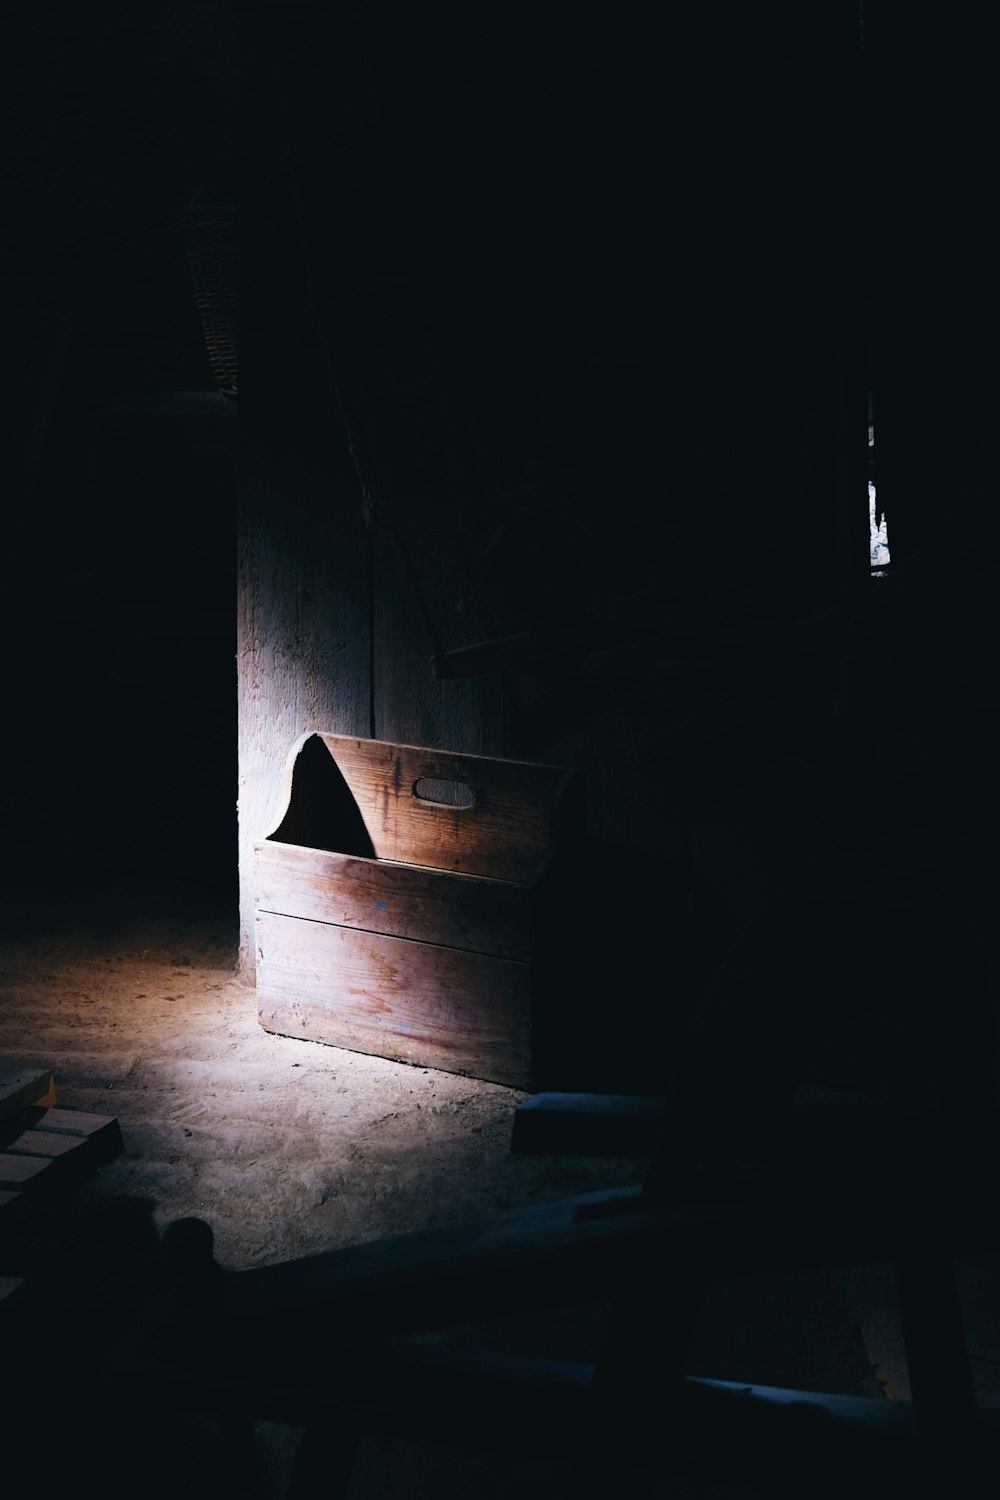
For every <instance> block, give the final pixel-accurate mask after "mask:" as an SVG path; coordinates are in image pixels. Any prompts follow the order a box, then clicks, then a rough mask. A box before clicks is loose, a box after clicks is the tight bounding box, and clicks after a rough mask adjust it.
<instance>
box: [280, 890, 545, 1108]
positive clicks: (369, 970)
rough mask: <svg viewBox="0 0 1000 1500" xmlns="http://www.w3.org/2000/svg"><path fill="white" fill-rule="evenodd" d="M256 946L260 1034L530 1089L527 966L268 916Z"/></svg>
mask: <svg viewBox="0 0 1000 1500" xmlns="http://www.w3.org/2000/svg"><path fill="white" fill-rule="evenodd" d="M257 947H258V961H257V998H258V1006H259V1011H260V1021H261V1024H262V1025H263V1026H264V1027H265V1029H266V1030H268V1031H275V1032H278V1033H280V1034H281V1035H283V1036H296V1037H304V1038H306V1039H307V1040H312V1041H318V1042H327V1043H329V1044H331V1045H333V1046H337V1047H346V1048H348V1049H349V1050H351V1051H354V1052H368V1053H373V1054H375V1055H376V1056H379V1057H388V1058H393V1059H395V1060H396V1061H398V1062H408V1063H415V1064H417V1065H419V1066H421V1067H425V1068H426V1067H431V1068H442V1069H443V1070H444V1071H446V1072H451V1073H469V1074H471V1075H472V1076H473V1077H475V1078H483V1079H487V1080H489V1081H491V1082H495V1083H504V1084H507V1085H508V1087H511V1088H526V1087H529V1086H530V1084H529V1081H528V1080H529V1075H530V1058H531V1045H530V1036H531V1001H530V971H529V969H528V966H527V964H518V963H513V962H511V961H510V960H508V959H502V958H494V957H493V956H492V955H486V954H482V953H462V952H458V951H456V950H455V949H452V948H440V947H436V946H435V945H434V944H431V943H413V942H408V941H407V940H406V939H404V938H394V937H384V936H382V935H379V934H375V933H370V932H354V931H351V930H350V929H348V928H343V927H333V926H328V925H327V924H326V923H322V922H302V921H298V920H297V919H296V918H293V917H281V916H275V915H274V914H273V913H270V912H260V913H258V917H257Z"/></svg>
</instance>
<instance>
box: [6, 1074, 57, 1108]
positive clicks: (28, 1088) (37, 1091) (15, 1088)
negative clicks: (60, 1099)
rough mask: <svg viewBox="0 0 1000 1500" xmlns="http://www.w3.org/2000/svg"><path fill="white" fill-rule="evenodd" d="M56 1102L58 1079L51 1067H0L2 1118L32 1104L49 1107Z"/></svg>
mask: <svg viewBox="0 0 1000 1500" xmlns="http://www.w3.org/2000/svg"><path fill="white" fill-rule="evenodd" d="M55 1102H56V1081H55V1074H54V1073H53V1072H52V1069H51V1068H42V1069H38V1068H8V1069H4V1068H3V1067H0V1120H5V1119H7V1118H8V1117H9V1116H10V1115H15V1114H17V1112H18V1110H21V1109H26V1108H27V1107H28V1106H29V1105H32V1104H37V1105H42V1106H46V1107H47V1106H49V1105H52V1104H55Z"/></svg>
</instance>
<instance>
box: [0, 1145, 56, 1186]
mask: <svg viewBox="0 0 1000 1500" xmlns="http://www.w3.org/2000/svg"><path fill="white" fill-rule="evenodd" d="M51 1166H52V1160H51V1158H50V1157H44V1156H13V1155H11V1153H10V1152H8V1151H0V1188H12V1189H13V1190H14V1191H15V1192H21V1191H22V1190H27V1189H31V1190H32V1191H34V1189H35V1188H36V1187H37V1186H38V1184H39V1180H40V1179H41V1178H42V1176H43V1175H44V1174H45V1173H46V1172H47V1171H49V1170H50V1169H51Z"/></svg>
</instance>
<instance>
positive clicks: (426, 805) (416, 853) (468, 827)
mask: <svg viewBox="0 0 1000 1500" xmlns="http://www.w3.org/2000/svg"><path fill="white" fill-rule="evenodd" d="M321 738H322V740H323V743H324V744H325V745H326V747H327V749H328V750H329V752H330V755H331V756H332V757H333V760H334V761H335V763H336V766H337V767H338V769H339V770H340V772H341V774H342V775H343V778H344V781H345V782H346V784H347V787H348V789H349V791H350V794H351V796H352V797H353V799H354V802H355V804H356V806H357V808H358V809H359V811H360V814H361V818H362V821H363V823H364V827H365V830H366V831H367V834H368V837H369V839H370V840H371V845H372V849H373V851H374V853H375V855H376V857H377V858H379V859H391V860H399V861H401V862H403V863H406V864H413V865H426V866H429V867H430V868H432V869H437V870H453V871H456V872H460V873H462V874H465V875H482V876H486V877H487V878H489V879H493V880H511V881H519V882H522V883H526V882H528V881H531V880H534V879H536V878H537V876H538V875H539V874H540V873H541V869H542V866H543V864H544V862H545V860H546V857H547V856H548V854H549V851H550V849H551V847H552V844H553V841H554V837H555V828H556V821H557V818H558V816H559V812H560V804H561V802H562V800H563V797H564V795H565V793H566V791H567V790H568V788H569V785H570V783H571V781H572V779H573V772H572V771H571V770H569V769H567V768H565V767H562V766H545V765H536V764H531V763H527V762H521V761H514V760H501V759H494V758H490V757H487V756H475V755H462V754H455V753H454V752H451V751H445V750H437V749H433V748H427V747H423V746H417V745H400V744H395V743H392V742H390V741H384V740H365V739H356V738H353V737H351V736H347V735H333V734H323V735H322V736H321ZM424 782H429V783H431V786H430V788H429V790H430V793H431V795H430V797H428V796H426V795H425V796H422V795H420V793H421V784H422V783H424ZM435 782H440V783H444V784H445V785H450V786H453V787H457V788H461V789H462V792H461V802H460V803H458V804H456V803H454V802H446V801H439V800H435V797H434V791H435V789H434V786H433V783H435ZM465 789H467V792H466V791H465ZM292 796H293V797H294V796H295V780H294V778H293V781H292ZM462 803H464V804H465V805H461V804H462Z"/></svg>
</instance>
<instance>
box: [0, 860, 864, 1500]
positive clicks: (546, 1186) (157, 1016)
mask: <svg viewBox="0 0 1000 1500" xmlns="http://www.w3.org/2000/svg"><path fill="white" fill-rule="evenodd" d="M0 1059H2V1061H3V1065H4V1067H14V1066H19V1065H23V1066H29V1065H37V1066H40V1067H46V1066H48V1067H52V1068H54V1070H55V1075H56V1086H57V1094H58V1103H59V1104H60V1105H62V1106H65V1107H68V1108H73V1109H81V1110H87V1111H96V1112H98V1113H103V1114H113V1115H116V1116H117V1117H118V1119H119V1121H120V1124H121V1129H122V1134H123V1139H124V1152H123V1153H122V1154H121V1155H120V1156H118V1157H117V1158H116V1159H115V1160H114V1161H112V1162H110V1163H108V1164H106V1165H104V1166H103V1167H101V1168H100V1169H99V1170H98V1171H97V1172H96V1173H95V1174H94V1175H93V1176H92V1177H90V1178H89V1179H88V1180H87V1181H85V1182H84V1183H83V1184H82V1185H81V1186H80V1187H79V1188H78V1189H77V1190H76V1196H75V1197H74V1199H73V1202H72V1204H69V1205H66V1206H65V1208H64V1212H63V1215H62V1218H61V1219H60V1218H58V1217H57V1221H56V1231H57V1232H58V1233H61V1234H62V1235H63V1237H64V1240H72V1239H73V1237H76V1238H77V1240H78V1241H79V1243H80V1245H81V1246H83V1245H85V1246H86V1247H87V1248H88V1250H89V1253H90V1261H89V1264H90V1266H91V1274H92V1275H93V1276H96V1279H97V1281H98V1282H100V1281H101V1272H100V1264H98V1262H100V1263H101V1264H105V1265H106V1266H107V1267H108V1268H109V1270H108V1278H107V1279H108V1281H109V1282H113V1283H114V1284H115V1285H116V1286H118V1287H119V1289H121V1288H122V1287H131V1288H132V1291H131V1293H130V1294H129V1295H128V1296H126V1295H125V1294H124V1293H122V1294H121V1295H119V1296H118V1299H117V1302H116V1301H115V1298H114V1296H112V1298H111V1302H112V1303H113V1304H114V1306H113V1307H112V1308H111V1312H110V1313H108V1315H107V1316H106V1317H104V1321H101V1318H102V1317H103V1316H104V1315H103V1314H101V1315H98V1314H97V1313H95V1311H94V1306H93V1305H92V1304H93V1303H94V1298H93V1296H91V1297H90V1302H89V1303H88V1317H87V1318H86V1319H84V1320H83V1321H79V1320H78V1319H77V1318H76V1308H75V1306H73V1305H71V1304H70V1303H69V1302H67V1303H65V1304H64V1305H63V1307H62V1312H61V1314H60V1321H59V1323H58V1326H57V1327H56V1329H55V1331H54V1332H51V1331H50V1333H49V1334H48V1337H49V1339H50V1340H54V1342H55V1345H56V1347H54V1348H50V1349H48V1350H47V1351H46V1355H45V1358H46V1360H47V1361H48V1365H49V1368H50V1369H52V1370H57V1371H60V1372H62V1373H63V1374H64V1375H65V1376H67V1377H69V1376H72V1378H73V1379H77V1380H78V1379H79V1378H80V1377H81V1376H84V1377H85V1376H86V1373H87V1371H88V1370H93V1369H94V1368H95V1366H96V1364H97V1363H98V1362H99V1358H100V1355H101V1352H102V1350H101V1349H100V1348H97V1347H88V1346H87V1341H88V1340H92V1341H94V1342H95V1343H98V1344H99V1343H102V1342H103V1343H107V1341H108V1340H110V1339H113V1338H114V1337H115V1336H116V1335H117V1332H118V1330H119V1329H120V1328H121V1327H122V1325H123V1324H125V1323H127V1321H128V1317H129V1316H130V1314H131V1311H132V1310H134V1308H135V1306H136V1305H138V1304H139V1303H141V1301H142V1296H143V1288H142V1285H141V1282H142V1270H141V1268H142V1266H143V1265H144V1264H146V1261H145V1260H144V1259H143V1256H144V1255H146V1256H148V1253H149V1245H150V1244H151V1243H153V1240H152V1238H151V1236H150V1235H149V1234H147V1231H148V1230H150V1229H155V1230H156V1231H157V1232H162V1231H163V1229H164V1228H165V1227H166V1226H167V1225H168V1224H170V1223H171V1222H172V1221H173V1220H175V1219H177V1218H180V1217H184V1216H188V1215H195V1216H197V1217H199V1218H202V1219H205V1220H206V1221H207V1222H208V1223H209V1224H210V1225H211V1227H212V1229H213V1231H214V1235H215V1245H216V1255H217V1258H218V1260H219V1262H220V1263H221V1264H222V1265H223V1266H224V1267H225V1268H229V1269H243V1268H247V1267H252V1266H260V1265H264V1264H268V1263H272V1262H276V1261H280V1260H284V1259H287V1258H290V1257H294V1256H300V1255H305V1254H309V1253H312V1252H315V1251H320V1250H328V1249H333V1248H335V1247H338V1246H342V1245H349V1244H357V1243H360V1242H364V1241H370V1240H375V1239H379V1238H381V1237H384V1236H387V1235H394V1234H398V1233H401V1232H405V1231H408V1230H411V1229H418V1228H423V1227H426V1226H431V1225H442V1224H446V1223H452V1222H457V1221H461V1220H468V1219H472V1218H475V1217H477V1216H480V1215H483V1214H488V1213H491V1212H493V1211H496V1210H500V1209H505V1208H508V1207H513V1206H516V1205H521V1204H527V1203H531V1202H535V1201H540V1200H542V1199H545V1198H547V1197H553V1196H557V1195H561V1194H564V1193H571V1192H577V1191H582V1190H587V1189H592V1188H603V1187H605V1186H609V1185H614V1184H619V1183H626V1182H632V1181H638V1180H640V1177H641V1173H642V1167H643V1163H641V1162H636V1161H634V1160H627V1161H618V1160H611V1161H608V1160H593V1159H572V1158H549V1157H534V1156H524V1155H512V1153H511V1151H510V1137H511V1127H512V1121H513V1113H514V1110H515V1108H516V1106H517V1104H518V1103H519V1101H520V1100H521V1098H523V1097H524V1096H523V1095H521V1094H518V1093H517V1092H515V1091H513V1090H511V1089H508V1088H503V1087H500V1086H498V1085H494V1084H489V1083H483V1082H479V1081H476V1080H473V1079H469V1078H464V1077H458V1076H454V1075H449V1074H446V1073H441V1072H436V1071H433V1070H428V1069H420V1068H413V1067H408V1066H405V1065H400V1064H395V1063H392V1062H388V1061H386V1060H384V1059H381V1058H377V1057H368V1056H362V1055H359V1054H355V1053H349V1052H345V1051H341V1050H339V1049H335V1048H330V1047H324V1046H320V1045H317V1044H315V1043H311V1042H304V1041H297V1040H291V1039H287V1038H283V1037H278V1036H273V1035H270V1034H268V1033H267V1032H265V1031H264V1030H262V1028H261V1027H260V1026H259V1025H258V1022H257V1019H256V1008H255V1003H254V994H253V989H252V987H251V986H250V985H249V984H248V982H247V981H246V979H244V978H241V977H240V975H239V974H238V973H237V971H236V933H235V922H234V921H231V920H230V919H229V918H228V917H226V916H225V915H223V916H220V915H219V914H218V912H217V911H215V910H212V909H210V908H207V907H206V908H199V907H198V906H197V905H192V903H191V901H190V899H188V898H187V897H186V896H185V895H184V893H181V894H180V895H178V893H176V892H149V891H143V892H142V893H138V892H136V891H130V890H127V889H125V890H121V889H119V890H114V891H111V892H109V893H106V894H105V895H103V896H101V897H96V896H95V897H92V898H91V899H89V900H88V901H86V902H84V903H81V902H75V903H74V904H73V905H72V907H69V906H66V907H63V908H54V907H53V906H51V904H50V905H47V906H46V907H45V908H37V907H34V906H30V905H22V906H20V907H18V906H9V907H8V909H7V912H6V934H5V937H4V941H3V947H2V965H0ZM137 1224H141V1225H142V1226H143V1228H142V1229H141V1231H140V1232H138V1233H137V1232H136V1225H137ZM129 1226H131V1228H130V1227H129ZM143 1236H146V1237H145V1238H143ZM95 1245H96V1246H97V1247H98V1249H97V1250H96V1251H95V1250H94V1247H95ZM143 1246H144V1247H145V1248H144V1249H143V1248H142V1247H143ZM95 1257H96V1259H95ZM95 1265H97V1269H96V1271H95V1270H94V1267H95ZM3 1269H4V1268H3V1266H0V1272H2V1271H3ZM596 1329H597V1324H596V1323H595V1322H594V1321H592V1320H588V1319H587V1318H583V1319H582V1320H579V1319H578V1320H577V1321H575V1322H574V1321H562V1322H559V1321H558V1320H557V1321H556V1322H555V1323H553V1324H552V1325H551V1326H547V1327H546V1326H541V1325H540V1324H539V1322H538V1320H534V1321H533V1322H531V1323H530V1325H526V1326H525V1327H523V1328H521V1327H518V1326H517V1325H516V1324H510V1323H508V1324H505V1325H503V1327H502V1328H499V1329H498V1328H494V1329H492V1330H490V1332H489V1337H490V1338H491V1339H492V1340H493V1341H494V1342H499V1343H501V1344H504V1343H507V1344H509V1345H510V1346H512V1347H520V1345H521V1343H522V1342H523V1341H524V1340H527V1341H528V1342H529V1343H530V1342H531V1340H532V1339H534V1341H535V1344H536V1345H537V1343H538V1340H539V1339H541V1342H542V1344H543V1346H545V1345H548V1346H549V1347H546V1348H543V1352H552V1353H559V1354H561V1355H564V1356H566V1357H582V1358H586V1357H588V1356H589V1355H592V1354H593V1352H594V1340H595V1338H596ZM29 1342H30V1339H29ZM208 1357H210V1355H209V1356H208ZM31 1358H32V1359H35V1358H37V1351H31ZM692 1373H701V1374H707V1375H714V1376H717V1377H720V1378H725V1379H736V1380H748V1381H753V1380H757V1381H761V1382H764V1383H771V1384H779V1385H796V1386H803V1387H806V1388H811V1389H816V1390H835V1391H843V1392H846V1393H848V1394H862V1395H878V1394H881V1393H882V1390H881V1387H880V1385H879V1382H878V1379H877V1374H876V1372H875V1371H874V1370H873V1368H872V1365H871V1362H870V1360H869V1359H868V1357H867V1355H866V1352H865V1348H864V1345H863V1343H862V1339H861V1335H860V1332H859V1329H858V1328H857V1327H856V1326H854V1325H853V1324H852V1322H851V1320H850V1317H849V1312H848V1285H847V1280H846V1279H845V1276H844V1274H842V1273H832V1272H831V1273H829V1274H823V1275H819V1276H814V1277H811V1278H806V1279H795V1278H787V1277H786V1278H774V1279H773V1280H770V1281H768V1282H766V1283H757V1284H755V1287H754V1290H753V1292H752V1294H750V1295H748V1293H747V1290H746V1288H745V1287H728V1288H726V1287H723V1288H719V1289H717V1292H716V1293H715V1294H713V1300H712V1303H711V1305H710V1308H709V1312H708V1315H707V1317H706V1319H705V1323H704V1327H703V1330H702V1333H701V1334H700V1335H699V1344H698V1348H697V1350H696V1358H695V1368H694V1369H693V1370H692ZM168 1431H169V1432H170V1433H172V1436H170V1438H169V1441H170V1443H171V1444H172V1445H173V1447H174V1450H175V1458H176V1448H177V1444H178V1443H180V1444H181V1446H182V1447H183V1446H184V1444H187V1445H188V1448H189V1449H190V1453H191V1455H192V1456H191V1458H190V1466H191V1473H190V1475H188V1476H187V1477H186V1478H185V1489H186V1492H187V1493H188V1494H190V1495H192V1496H197V1495H200V1494H202V1493H204V1494H206V1495H208V1494H209V1493H211V1494H213V1495H214V1496H215V1497H218V1496H220V1495H222V1494H225V1493H227V1489H226V1486H227V1485H229V1486H231V1487H232V1486H233V1484H234V1483H235V1482H234V1481H233V1479H232V1476H231V1474H230V1475H229V1476H228V1477H226V1476H223V1477H222V1478H220V1473H221V1470H222V1469H224V1468H225V1465H224V1463H223V1462H222V1460H221V1459H220V1458H219V1455H218V1453H216V1452H214V1450H213V1451H209V1452H208V1456H207V1457H206V1452H207V1451H208V1450H205V1449H204V1447H203V1446H202V1447H199V1446H198V1443H200V1442H201V1441H202V1440H201V1439H200V1438H199V1439H198V1442H196V1443H195V1444H194V1446H193V1447H191V1446H190V1445H191V1441H192V1440H191V1437H190V1434H187V1435H185V1436H184V1437H183V1442H181V1439H180V1438H179V1437H178V1435H177V1434H176V1433H175V1432H174V1431H173V1429H169V1430H168ZM298 1436H299V1434H298V1433H297V1432H295V1431H293V1430H287V1431H279V1430H278V1429H275V1428H264V1427H258V1428H257V1429H256V1431H255V1442H256V1445H257V1449H258V1453H259V1457H260V1462H261V1466H262V1467H261V1475H262V1476H263V1477H262V1478H261V1480H260V1494H261V1495H262V1496H264V1497H267V1500H270V1497H274V1500H280V1496H281V1495H282V1493H283V1487H284V1484H285V1482H286V1479H287V1474H288V1465H289V1463H290V1459H291V1455H292V1453H293V1452H294V1448H295V1444H296V1442H297V1440H298ZM164 1441H166V1439H164ZM210 1446H211V1445H209V1447H210ZM185 1451H188V1449H185ZM108 1472H109V1475H110V1470H109V1471H108ZM512 1487H513V1488H516V1489H517V1491H518V1492H519V1494H520V1495H521V1496H523V1497H525V1500H531V1497H533V1496H535V1495H538V1496H539V1497H540V1496H541V1495H542V1494H543V1493H545V1494H546V1495H551V1493H552V1473H551V1472H550V1471H549V1470H548V1469H547V1468H546V1466H544V1465H538V1464H535V1465H529V1466H527V1467H525V1466H523V1465H522V1466H519V1465H517V1464H515V1463H514V1462H513V1460H509V1461H506V1460H505V1461H503V1462H500V1461H498V1460H496V1459H494V1458H490V1457H487V1456H476V1455H472V1456H469V1455H467V1454H466V1455H463V1456H462V1457H461V1458H459V1457H457V1456H456V1455H455V1454H452V1453H443V1452H441V1451H439V1450H436V1449H431V1448H426V1447H423V1448H417V1447H413V1446H407V1445H404V1444H393V1443H374V1442H373V1443H371V1444H367V1445H366V1446H365V1448H364V1449H363V1450H362V1453H361V1456H360V1458H359V1460H358V1464H357V1466H356V1469H355V1473H354V1478H353V1480H352V1486H351V1490H350V1495H351V1500H374V1497H376V1496H378V1497H400V1500H402V1497H403V1496H406V1497H412V1500H417V1497H421V1496H424V1495H428V1496H429V1495H431V1494H434V1495H435V1496H436V1497H438V1500H441V1497H445V1500H447V1497H449V1496H451V1495H455V1496H458V1495H463V1496H469V1495H482V1496H487V1497H490V1496H493V1495H497V1496H499V1495H500V1494H501V1492H503V1493H504V1494H506V1493H508V1492H509V1491H510V1490H511V1488H512ZM146 1488H147V1492H149V1486H148V1484H147V1486H146ZM97 1492H98V1491H97V1490H95V1493H97ZM100 1492H101V1493H102V1494H108V1495H112V1494H114V1486H113V1483H112V1480H111V1479H110V1478H109V1479H108V1482H107V1484H106V1485H105V1486H104V1487H103V1488H100ZM228 1492H229V1493H234V1494H236V1493H241V1490H240V1486H239V1485H236V1488H235V1489H233V1488H230V1490H229V1491H228ZM667 1492H668V1491H667V1490H666V1489H664V1491H663V1493H664V1494H666V1493H667ZM88 1493H89V1492H88ZM657 1493H660V1491H659V1490H657ZM669 1493H670V1494H671V1495H679V1496H681V1495H685V1496H686V1495H688V1494H690V1495H692V1496H693V1495H696V1494H697V1495H702V1494H704V1495H706V1496H708V1495H715V1494H716V1491H715V1490H710V1489H702V1488H699V1487H689V1488H685V1489H676V1488H670V1489H669Z"/></svg>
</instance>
